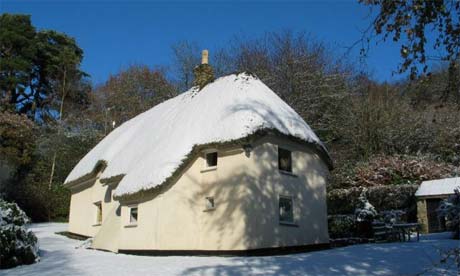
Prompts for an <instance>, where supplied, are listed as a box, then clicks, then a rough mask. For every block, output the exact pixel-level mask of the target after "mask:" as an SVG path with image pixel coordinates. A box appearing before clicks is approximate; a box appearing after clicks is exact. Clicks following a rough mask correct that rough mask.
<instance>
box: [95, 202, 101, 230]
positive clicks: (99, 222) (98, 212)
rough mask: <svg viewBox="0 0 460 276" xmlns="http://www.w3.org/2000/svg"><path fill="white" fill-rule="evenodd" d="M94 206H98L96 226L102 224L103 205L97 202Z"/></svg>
mask: <svg viewBox="0 0 460 276" xmlns="http://www.w3.org/2000/svg"><path fill="white" fill-rule="evenodd" d="M94 205H95V206H96V225H99V224H101V223H102V203H101V202H96V203H94Z"/></svg>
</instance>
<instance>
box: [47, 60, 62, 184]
mask: <svg viewBox="0 0 460 276" xmlns="http://www.w3.org/2000/svg"><path fill="white" fill-rule="evenodd" d="M66 77H67V69H66V68H65V67H64V75H63V76H62V100H61V104H60V106H59V118H58V123H59V126H58V127H59V128H58V137H59V134H60V131H61V126H60V123H61V120H62V112H63V110H64V99H65V96H66V89H65V85H66ZM56 155H57V152H56V150H55V151H54V154H53V162H52V164H51V173H50V181H49V185H48V189H49V190H51V186H52V184H53V177H54V171H55V168H56Z"/></svg>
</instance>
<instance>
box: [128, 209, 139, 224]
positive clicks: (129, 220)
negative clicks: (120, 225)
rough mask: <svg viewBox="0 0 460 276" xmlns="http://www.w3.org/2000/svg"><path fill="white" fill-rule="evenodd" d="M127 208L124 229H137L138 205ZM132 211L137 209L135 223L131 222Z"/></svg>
mask: <svg viewBox="0 0 460 276" xmlns="http://www.w3.org/2000/svg"><path fill="white" fill-rule="evenodd" d="M127 207H128V212H127V214H128V215H127V221H126V225H125V227H137V225H138V223H139V205H138V204H133V205H129V206H127ZM133 209H137V212H136V221H131V218H132V216H131V212H132V210H133Z"/></svg>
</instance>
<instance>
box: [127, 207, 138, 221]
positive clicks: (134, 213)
mask: <svg viewBox="0 0 460 276" xmlns="http://www.w3.org/2000/svg"><path fill="white" fill-rule="evenodd" d="M129 222H131V223H135V222H137V207H135V208H131V209H130V217H129Z"/></svg>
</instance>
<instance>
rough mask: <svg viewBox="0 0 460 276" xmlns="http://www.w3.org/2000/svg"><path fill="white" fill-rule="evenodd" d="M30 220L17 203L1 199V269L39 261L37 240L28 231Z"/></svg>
mask: <svg viewBox="0 0 460 276" xmlns="http://www.w3.org/2000/svg"><path fill="white" fill-rule="evenodd" d="M27 223H29V218H28V217H27V215H26V214H25V213H24V211H22V210H21V209H20V208H19V207H18V205H17V204H16V203H9V202H6V201H4V200H2V199H0V268H10V267H14V266H17V265H21V264H32V263H34V262H35V261H36V260H38V245H37V238H36V237H35V235H34V234H33V233H32V231H29V230H27V229H26V227H25V225H26V224H27Z"/></svg>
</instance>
